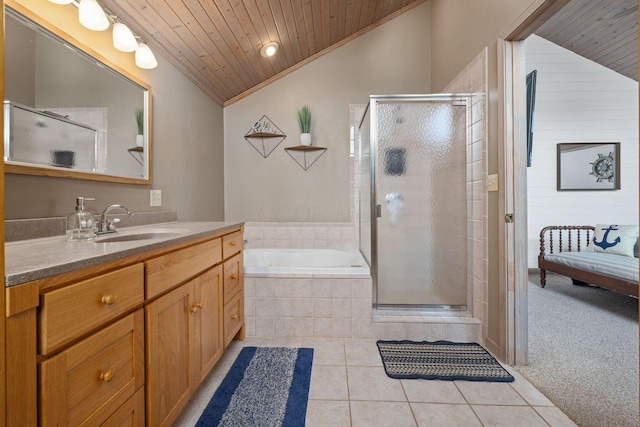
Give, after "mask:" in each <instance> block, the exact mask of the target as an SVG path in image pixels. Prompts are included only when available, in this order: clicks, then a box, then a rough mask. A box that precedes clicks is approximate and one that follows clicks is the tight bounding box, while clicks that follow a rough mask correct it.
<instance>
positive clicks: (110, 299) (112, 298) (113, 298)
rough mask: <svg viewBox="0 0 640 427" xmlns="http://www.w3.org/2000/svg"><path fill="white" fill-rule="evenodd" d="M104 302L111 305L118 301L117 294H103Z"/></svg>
mask: <svg viewBox="0 0 640 427" xmlns="http://www.w3.org/2000/svg"><path fill="white" fill-rule="evenodd" d="M101 301H102V303H103V304H107V305H111V304H113V303H114V302H116V296H115V295H113V294H106V295H103V296H102V300H101Z"/></svg>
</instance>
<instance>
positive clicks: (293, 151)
mask: <svg viewBox="0 0 640 427" xmlns="http://www.w3.org/2000/svg"><path fill="white" fill-rule="evenodd" d="M284 150H285V151H286V152H287V154H289V156H291V158H292V159H293V160H295V161H296V163H297V164H299V165H300V167H301V168H302V169H304V170H307V169H309V168H310V167H311V166H313V164H314V163H315V162H316V161H317V160H318V159H319V158H320V157H321V156H322V155H323V154H324V153H325V152H326V151H327V149H326V148H325V147H316V146H312V145H296V146H293V147H286V148H285V149H284Z"/></svg>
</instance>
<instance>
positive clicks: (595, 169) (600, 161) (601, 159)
mask: <svg viewBox="0 0 640 427" xmlns="http://www.w3.org/2000/svg"><path fill="white" fill-rule="evenodd" d="M614 162H615V158H614V155H613V152H611V153H609V154H607V155H604V154H598V158H597V159H596V160H595V161H594V162H593V163H591V173H589V175H593V176H595V177H596V181H597V182H602V181H604V180H607V181H608V182H613V178H614V176H613V174H614V171H615V167H614Z"/></svg>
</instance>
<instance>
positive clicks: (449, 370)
mask: <svg viewBox="0 0 640 427" xmlns="http://www.w3.org/2000/svg"><path fill="white" fill-rule="evenodd" d="M378 350H379V351H380V356H382V363H383V364H384V369H385V371H386V372H387V375H388V376H389V377H391V378H397V379H416V378H422V379H426V380H447V381H454V380H468V381H492V382H511V381H513V380H514V378H513V377H512V376H511V374H510V373H509V372H507V371H506V370H505V369H504V368H503V367H502V365H500V363H499V362H498V361H497V360H496V359H495V358H494V357H493V356H491V354H489V352H488V351H487V350H485V349H484V347H482V346H481V345H480V344H476V343H456V342H451V341H433V342H428V341H422V342H416V341H378Z"/></svg>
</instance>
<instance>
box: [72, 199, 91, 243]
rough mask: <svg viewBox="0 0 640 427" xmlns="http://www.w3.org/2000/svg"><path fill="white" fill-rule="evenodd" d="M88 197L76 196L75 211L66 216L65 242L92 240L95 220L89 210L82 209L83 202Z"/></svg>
mask: <svg viewBox="0 0 640 427" xmlns="http://www.w3.org/2000/svg"><path fill="white" fill-rule="evenodd" d="M89 200H95V199H90V198H88V197H77V198H76V212H75V213H72V214H71V215H69V216H68V217H67V242H79V241H87V240H93V238H94V237H95V236H96V231H95V225H96V220H95V218H94V217H93V214H92V213H91V212H87V211H86V210H84V202H85V201H89Z"/></svg>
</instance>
